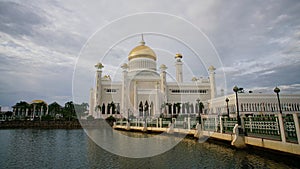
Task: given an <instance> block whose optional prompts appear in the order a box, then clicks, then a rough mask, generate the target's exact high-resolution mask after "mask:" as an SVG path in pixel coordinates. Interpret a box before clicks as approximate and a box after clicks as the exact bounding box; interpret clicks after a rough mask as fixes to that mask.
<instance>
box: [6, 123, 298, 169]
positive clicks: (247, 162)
mask: <svg viewBox="0 0 300 169" xmlns="http://www.w3.org/2000/svg"><path fill="white" fill-rule="evenodd" d="M107 134H109V133H107ZM123 134H124V133H123ZM127 134H129V135H131V136H133V137H148V136H149V135H147V134H144V133H127ZM150 136H151V135H150ZM159 137H162V138H164V137H166V136H163V135H161V136H159ZM0 143H1V146H0V168H284V169H286V168H300V164H299V161H300V157H296V156H288V157H285V156H282V155H280V156H279V155H277V154H273V153H269V152H265V151H262V150H257V149H251V148H249V149H246V150H238V149H235V148H232V147H230V146H229V145H226V144H216V143H215V142H214V143H212V142H205V143H202V144H200V143H198V142H197V141H196V140H193V139H184V140H182V141H181V142H180V143H179V144H178V145H177V146H175V147H173V148H172V149H170V150H169V151H167V152H165V153H163V154H160V155H157V156H153V157H150V158H127V157H122V156H118V155H115V154H112V153H110V152H108V151H105V150H104V149H102V148H101V147H99V146H97V144H95V143H94V142H93V141H92V140H91V139H89V137H87V135H86V134H85V132H84V131H83V130H33V129H26V130H0ZM120 144H121V143H120ZM144 151H148V150H147V148H145V149H144Z"/></svg>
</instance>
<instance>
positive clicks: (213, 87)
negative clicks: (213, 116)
mask: <svg viewBox="0 0 300 169" xmlns="http://www.w3.org/2000/svg"><path fill="white" fill-rule="evenodd" d="M215 70H216V68H215V67H214V66H210V67H209V68H208V72H209V82H210V91H211V92H210V97H211V99H213V98H215V97H216V95H217V93H216V82H215Z"/></svg>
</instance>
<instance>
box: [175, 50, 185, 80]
mask: <svg viewBox="0 0 300 169" xmlns="http://www.w3.org/2000/svg"><path fill="white" fill-rule="evenodd" d="M175 59H176V62H175V67H176V81H177V83H182V81H183V75H182V61H181V59H182V55H181V54H179V53H177V54H176V56H175Z"/></svg>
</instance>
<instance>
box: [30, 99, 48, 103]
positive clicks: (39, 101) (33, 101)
mask: <svg viewBox="0 0 300 169" xmlns="http://www.w3.org/2000/svg"><path fill="white" fill-rule="evenodd" d="M38 103H44V104H47V103H46V102H45V101H44V100H32V101H31V104H38Z"/></svg>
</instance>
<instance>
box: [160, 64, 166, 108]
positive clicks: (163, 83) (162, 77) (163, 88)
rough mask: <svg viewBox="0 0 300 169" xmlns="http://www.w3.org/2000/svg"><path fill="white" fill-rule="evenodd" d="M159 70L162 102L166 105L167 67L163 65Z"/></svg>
mask: <svg viewBox="0 0 300 169" xmlns="http://www.w3.org/2000/svg"><path fill="white" fill-rule="evenodd" d="M159 68H160V91H161V93H162V95H163V96H162V101H161V102H162V103H163V102H164V103H166V102H167V80H166V70H167V66H166V65H164V64H162V65H161V66H160V67H159ZM159 107H160V105H159Z"/></svg>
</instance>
